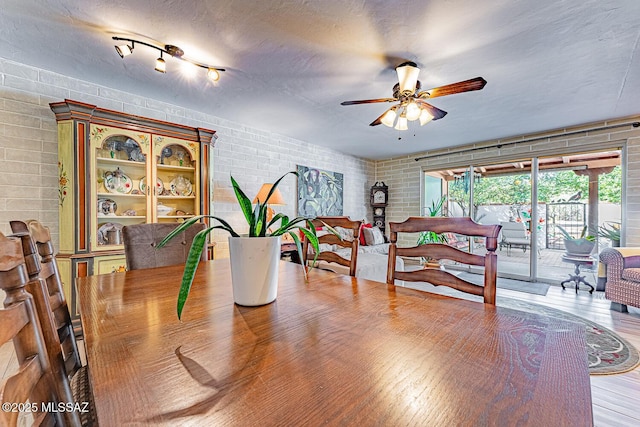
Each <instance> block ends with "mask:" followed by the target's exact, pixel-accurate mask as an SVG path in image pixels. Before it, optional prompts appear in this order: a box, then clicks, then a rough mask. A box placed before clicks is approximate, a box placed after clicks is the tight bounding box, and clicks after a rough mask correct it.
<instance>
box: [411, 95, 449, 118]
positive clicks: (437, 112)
mask: <svg viewBox="0 0 640 427" xmlns="http://www.w3.org/2000/svg"><path fill="white" fill-rule="evenodd" d="M416 102H417V103H418V104H420V107H421V108H424V109H425V110H427V111H428V112H429V113H430V114H431V115H432V116H433V120H439V119H441V118H443V117H444V116H446V115H447V112H446V111H444V110H441V109H439V108H438V107H434V106H433V105H431V104H428V103H426V102H424V101H423V100H422V99H416Z"/></svg>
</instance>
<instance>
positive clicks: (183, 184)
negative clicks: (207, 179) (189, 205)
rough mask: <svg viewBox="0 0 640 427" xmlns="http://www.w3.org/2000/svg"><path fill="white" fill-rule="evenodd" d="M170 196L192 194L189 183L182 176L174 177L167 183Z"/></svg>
mask: <svg viewBox="0 0 640 427" xmlns="http://www.w3.org/2000/svg"><path fill="white" fill-rule="evenodd" d="M169 185H170V189H171V194H172V195H174V196H190V195H191V193H193V188H192V186H191V181H189V180H188V179H187V178H185V177H184V176H182V175H178V176H176V177H175V178H174V179H172V180H171V182H170V183H169Z"/></svg>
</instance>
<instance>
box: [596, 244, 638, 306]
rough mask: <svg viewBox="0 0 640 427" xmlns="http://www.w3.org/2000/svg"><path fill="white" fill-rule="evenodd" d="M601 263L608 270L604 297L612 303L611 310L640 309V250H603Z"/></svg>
mask: <svg viewBox="0 0 640 427" xmlns="http://www.w3.org/2000/svg"><path fill="white" fill-rule="evenodd" d="M600 262H601V263H602V264H604V267H605V268H606V278H607V279H606V285H605V291H604V295H605V298H607V299H608V300H610V301H611V309H612V310H616V311H621V312H626V311H627V305H630V306H633V307H639V308H640V248H606V249H603V250H602V252H600ZM601 274H602V273H601Z"/></svg>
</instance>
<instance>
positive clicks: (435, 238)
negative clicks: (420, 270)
mask: <svg viewBox="0 0 640 427" xmlns="http://www.w3.org/2000/svg"><path fill="white" fill-rule="evenodd" d="M445 200H447V196H442V197H441V198H440V200H437V201H436V200H433V201H431V206H430V207H428V208H427V216H429V217H435V216H439V215H440V213H441V211H442V206H443V205H444V202H445ZM448 242H449V240H448V239H447V236H445V235H444V234H438V233H436V232H435V231H423V232H422V233H420V235H419V236H418V241H417V242H416V244H417V245H418V246H420V245H426V244H428V243H448ZM420 259H421V261H422V263H423V264H425V263H428V262H430V261H431V259H430V258H425V257H421V258H420Z"/></svg>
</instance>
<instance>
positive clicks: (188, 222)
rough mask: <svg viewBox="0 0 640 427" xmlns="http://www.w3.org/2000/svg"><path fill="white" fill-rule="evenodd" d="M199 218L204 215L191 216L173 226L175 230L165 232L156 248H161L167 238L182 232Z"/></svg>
mask: <svg viewBox="0 0 640 427" xmlns="http://www.w3.org/2000/svg"><path fill="white" fill-rule="evenodd" d="M201 218H204V215H198V216H194V217H191V218H189V219H188V220H186V221H185V222H183V223H182V224H180V225H179V226H178V227H176V228H175V230H173V231H172V232H171V233H169V234H167V236H166V237H165V238H164V239H162V241H161V242H160V243H158V245H157V248H162V247H163V246H164V245H166V244H167V243H168V242H169V240H171V239H173V238H174V237H176V235H177V234H180V233H182V232H183V231H184V230H186V229H187V228H189V227H191V226H192V225H193V224H195V223H196V222H198V221H200V219H201Z"/></svg>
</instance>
